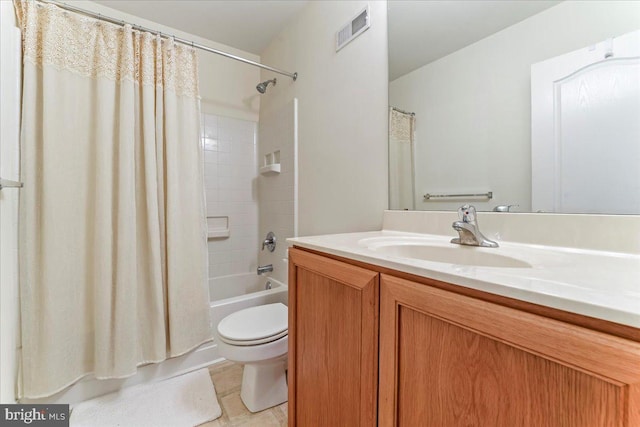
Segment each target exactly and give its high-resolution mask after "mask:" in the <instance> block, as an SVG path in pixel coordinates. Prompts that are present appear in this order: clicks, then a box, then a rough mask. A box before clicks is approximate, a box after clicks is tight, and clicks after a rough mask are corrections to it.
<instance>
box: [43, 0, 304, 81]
mask: <svg viewBox="0 0 640 427" xmlns="http://www.w3.org/2000/svg"><path fill="white" fill-rule="evenodd" d="M37 1H39V2H41V3H49V4H53V5H55V6H57V7H59V8H61V9H64V10H68V11H71V12H76V13H79V14H82V15H86V16H90V17H92V18H96V19H99V20H101V21H106V22H110V23H112V24H116V25H122V26H124V25H126V24H128V22H125V21H123V20H121V19H114V18H110V17H108V16H105V15H101V14H99V13H95V12H91V11H89V10H86V9H80V8H79V7H75V6H70V5H68V4H66V3H62V2H59V1H55V0H37ZM129 25H131V27H132V28H133V29H134V30H138V31H146V32H148V33H154V34H158V35H159V36H160V37H165V38H173V40H174V41H175V42H176V43H181V44H185V45H188V46H191V47H194V48H197V49H201V50H204V51H206V52H210V53H215V54H216V55H221V56H224V57H226V58H231V59H235V60H236V61H240V62H244V63H245V64H249V65H253V66H255V67H259V68H262V69H265V70H269V71H273V72H274V73H278V74H282V75H284V76H287V77H291V78H292V79H293V81H294V82H295V81H296V79H297V78H298V73H290V72H288V71H284V70H280V69H278V68H274V67H270V66H268V65H264V64H261V63H259V62H255V61H252V60H250V59H246V58H242V57H241V56H236V55H232V54H230V53H227V52H224V51H221V50H218V49H214V48H212V47H208V46H205V45H202V44H199V43H195V42H193V41H189V40H186V39H182V38H179V37H175V36H172V35H169V34H165V33H162V32H160V31H156V30H152V29H150V28H145V27H142V26H140V25H135V24H129Z"/></svg>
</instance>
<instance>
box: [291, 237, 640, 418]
mask: <svg viewBox="0 0 640 427" xmlns="http://www.w3.org/2000/svg"><path fill="white" fill-rule="evenodd" d="M335 258H336V257H333V256H327V257H325V256H323V255H320V254H317V253H310V252H307V251H305V250H300V249H292V250H291V251H290V277H289V292H290V296H289V298H290V304H289V316H290V317H289V340H290V341H289V342H290V361H289V408H290V409H289V410H290V414H289V416H290V418H289V425H290V426H299V427H307V426H314V427H316V426H337V425H344V426H356V425H359V426H375V425H380V426H410V427H414V426H436V427H449V426H483V427H484V426H491V427H501V426H504V427H511V426H530V427H544V426H549V427H551V426H567V427H574V426H575V427H596V426H626V427H634V426H640V343H639V342H637V341H634V340H631V339H626V338H621V337H619V336H616V335H614V334H610V333H606V332H602V331H596V330H593V329H592V328H590V327H585V326H584V325H583V324H581V323H580V322H577V324H576V322H575V321H574V320H576V318H575V316H573V317H571V319H572V320H571V323H569V322H565V321H562V320H557V319H556V318H551V317H553V316H551V317H548V316H544V315H540V314H536V313H533V312H531V311H530V310H526V309H523V308H522V305H517V304H516V307H512V306H509V305H508V304H504V303H496V302H494V301H491V296H490V294H487V295H488V296H489V298H488V299H484V298H482V297H481V296H479V295H476V294H474V295H472V296H470V295H468V294H465V292H466V291H465V288H460V287H457V286H454V285H450V284H443V283H442V282H436V281H434V280H431V279H426V278H417V277H413V276H410V275H408V274H406V273H400V272H395V271H393V270H389V269H386V268H382V267H377V266H374V265H368V264H363V263H360V262H355V261H354V262H351V261H349V260H344V259H335ZM352 264H353V265H352ZM414 279H415V280H414ZM458 288H459V289H460V292H457V291H456V289H458ZM378 293H379V300H378ZM501 302H504V301H501ZM378 310H379V318H378ZM590 322H593V319H587V320H586V321H585V322H584V324H587V325H589V324H590ZM378 329H379V335H378ZM378 338H379V348H378ZM377 372H379V381H378V376H377ZM376 397H377V406H378V408H377V417H376V415H375V413H374V412H375V411H376ZM372 411H373V412H372Z"/></svg>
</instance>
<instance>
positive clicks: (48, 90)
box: [15, 0, 211, 398]
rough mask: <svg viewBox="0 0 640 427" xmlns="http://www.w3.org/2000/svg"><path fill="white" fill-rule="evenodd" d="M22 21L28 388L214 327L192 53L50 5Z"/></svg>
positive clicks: (60, 381) (184, 343)
mask: <svg viewBox="0 0 640 427" xmlns="http://www.w3.org/2000/svg"><path fill="white" fill-rule="evenodd" d="M15 5H16V9H17V12H18V15H19V18H20V23H21V26H22V31H23V43H24V45H23V62H24V71H23V72H24V80H23V99H22V104H23V105H22V128H21V144H22V145H21V163H22V164H21V174H22V180H23V181H24V189H23V190H22V192H21V195H20V293H21V294H20V299H21V305H22V307H21V320H22V380H23V384H22V386H23V387H22V396H24V397H28V398H39V397H44V396H48V395H51V394H53V393H55V392H58V391H60V390H62V389H63V388H64V387H66V386H68V385H70V384H71V383H73V382H75V381H77V380H78V379H80V378H82V377H83V376H84V375H88V374H93V375H94V376H95V377H96V378H99V379H106V378H123V377H127V376H130V375H133V374H134V373H135V372H136V367H137V366H139V365H141V364H147V363H154V362H160V361H162V360H164V359H166V358H168V357H173V356H178V355H180V354H183V353H185V352H187V351H190V350H191V349H193V348H195V347H197V346H198V345H200V344H201V343H203V342H205V341H208V340H209V339H210V337H211V328H210V325H209V305H208V291H207V288H206V285H207V282H206V280H207V241H206V223H205V210H204V184H203V173H202V150H201V147H200V139H199V116H200V111H199V110H200V109H199V97H198V62H197V54H196V52H195V50H194V49H193V48H192V47H190V46H184V45H179V44H177V43H175V42H174V41H173V40H172V39H161V38H160V37H159V36H158V35H155V34H150V33H145V32H139V31H134V30H133V29H132V28H131V26H130V25H125V26H122V27H121V26H117V25H113V24H110V23H106V22H101V21H97V20H95V19H91V18H87V17H84V16H82V15H79V14H76V13H70V12H66V11H63V10H62V9H60V8H58V7H56V6H54V5H51V4H46V3H39V2H34V1H19V0H17V1H16V2H15Z"/></svg>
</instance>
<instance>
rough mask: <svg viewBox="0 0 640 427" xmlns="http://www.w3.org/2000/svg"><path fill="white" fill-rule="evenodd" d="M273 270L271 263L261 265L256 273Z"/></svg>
mask: <svg viewBox="0 0 640 427" xmlns="http://www.w3.org/2000/svg"><path fill="white" fill-rule="evenodd" d="M271 271H273V264H267V265H261V266H259V267H258V275H260V274H265V273H269V272H271Z"/></svg>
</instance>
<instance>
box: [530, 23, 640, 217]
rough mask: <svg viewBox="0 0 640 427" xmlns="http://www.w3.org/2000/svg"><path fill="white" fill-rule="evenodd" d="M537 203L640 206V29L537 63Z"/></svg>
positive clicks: (602, 208) (553, 207)
mask: <svg viewBox="0 0 640 427" xmlns="http://www.w3.org/2000/svg"><path fill="white" fill-rule="evenodd" d="M531 94H532V169H533V174H532V175H533V180H532V207H533V209H534V211H551V212H565V213H572V212H581V213H605V212H607V213H616V214H638V213H640V31H636V32H634V33H630V34H627V35H625V36H621V37H618V38H615V39H610V40H607V41H604V42H602V43H599V44H598V45H595V46H592V47H590V48H586V49H582V50H580V51H576V52H571V53H569V54H566V55H562V56H560V57H556V58H553V59H550V60H548V61H544V62H541V63H538V64H534V65H533V66H532V67H531Z"/></svg>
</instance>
